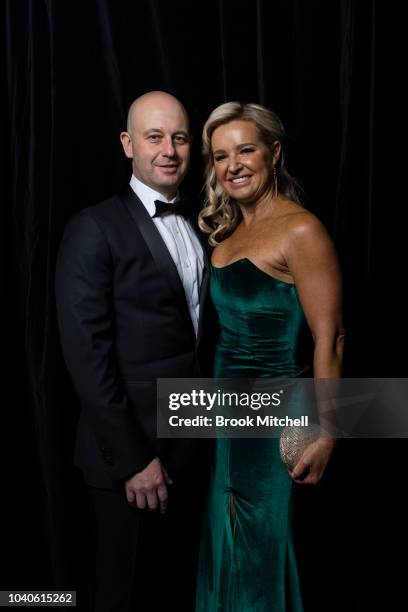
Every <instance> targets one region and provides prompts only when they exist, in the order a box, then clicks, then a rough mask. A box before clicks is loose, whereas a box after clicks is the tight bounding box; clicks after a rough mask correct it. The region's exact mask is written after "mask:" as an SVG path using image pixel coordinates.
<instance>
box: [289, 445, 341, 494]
mask: <svg viewBox="0 0 408 612" xmlns="http://www.w3.org/2000/svg"><path fill="white" fill-rule="evenodd" d="M335 446H336V439H335V438H328V437H323V438H318V440H316V441H315V442H312V443H311V444H309V446H307V448H306V449H305V450H304V452H303V454H302V456H301V458H300V459H299V461H298V462H297V464H296V465H295V467H294V468H293V470H292V471H291V472H290V471H289V474H290V476H291V478H293V480H294V481H295V482H297V483H299V484H317V483H318V482H320V480H321V479H322V477H323V474H324V472H325V469H326V466H327V464H328V463H329V460H330V457H331V455H332V453H333V450H334V447H335Z"/></svg>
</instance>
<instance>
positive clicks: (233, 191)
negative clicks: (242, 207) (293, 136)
mask: <svg viewBox="0 0 408 612" xmlns="http://www.w3.org/2000/svg"><path fill="white" fill-rule="evenodd" d="M278 146H279V145H278ZM211 149H212V155H213V162H214V169H215V174H216V176H217V180H218V183H219V184H220V185H221V187H222V188H223V190H224V191H225V192H226V193H227V194H228V195H229V196H230V197H231V198H233V199H234V200H236V201H237V202H240V203H241V202H242V203H243V204H245V203H251V202H256V201H257V200H259V199H260V198H262V197H263V196H264V195H265V194H266V193H267V192H268V190H271V189H273V179H272V156H271V152H270V150H269V148H268V147H267V146H266V145H265V144H264V143H263V142H262V141H261V139H260V136H259V134H258V130H257V128H256V126H255V124H254V123H252V121H238V120H237V121H231V122H230V123H226V124H224V125H220V126H219V127H218V128H216V129H215V130H214V132H213V134H212V138H211ZM276 150H277V149H275V153H276ZM279 150H280V146H279ZM278 153H279V152H278Z"/></svg>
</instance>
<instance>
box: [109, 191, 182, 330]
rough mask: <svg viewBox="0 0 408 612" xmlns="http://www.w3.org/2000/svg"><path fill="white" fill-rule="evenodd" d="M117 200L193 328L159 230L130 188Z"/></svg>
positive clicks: (176, 272) (174, 267)
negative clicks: (119, 201) (132, 221)
mask: <svg viewBox="0 0 408 612" xmlns="http://www.w3.org/2000/svg"><path fill="white" fill-rule="evenodd" d="M119 198H120V200H121V201H122V202H123V204H124V205H125V206H126V208H127V210H128V211H129V213H130V215H131V216H132V218H133V220H134V222H135V223H136V225H137V227H138V228H139V231H140V233H141V234H142V236H143V239H144V241H145V243H146V245H147V247H148V249H149V251H150V253H151V255H152V257H153V260H154V262H155V264H156V267H157V269H158V271H159V272H160V274H161V275H162V276H163V278H164V279H165V282H167V283H168V284H169V287H170V289H171V290H172V292H173V293H174V294H175V296H176V298H177V299H178V300H179V302H180V304H181V305H182V308H183V310H184V311H185V313H186V315H187V317H188V320H189V321H190V323H191V326H192V327H193V323H192V321H191V316H190V313H189V310H188V306H187V301H186V297H185V292H184V287H183V283H182V282H181V280H180V276H179V273H178V271H177V268H176V265H175V263H174V261H173V259H172V256H171V255H170V253H169V250H168V248H167V247H166V245H165V243H164V240H163V238H162V237H161V235H160V232H159V230H158V229H157V227H156V226H155V224H154V223H153V221H152V218H151V217H150V215H149V213H148V212H147V210H146V208H145V207H144V206H143V203H142V202H141V201H140V199H139V198H138V197H137V195H136V194H135V193H134V191H133V189H132V188H131V187H128V188H127V189H126V190H125V191H124V192H123V193H121V194H120V195H119Z"/></svg>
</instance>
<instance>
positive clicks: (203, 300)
mask: <svg viewBox="0 0 408 612" xmlns="http://www.w3.org/2000/svg"><path fill="white" fill-rule="evenodd" d="M194 229H195V231H196V234H197V236H198V239H199V241H200V243H201V246H202V249H203V254H204V269H203V278H202V281H201V286H200V310H199V313H200V314H199V318H198V331H197V345H198V343H199V342H200V340H201V336H202V332H203V324H204V318H205V309H206V304H207V302H208V300H207V295H208V285H209V281H210V256H209V253H210V247H209V245H208V241H207V236H204V234H203V233H202V232H201V231H200V228H199V227H197V226H196V225H194Z"/></svg>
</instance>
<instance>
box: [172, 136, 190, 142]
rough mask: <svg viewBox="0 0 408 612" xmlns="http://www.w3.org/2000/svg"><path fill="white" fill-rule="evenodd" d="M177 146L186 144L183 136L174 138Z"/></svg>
mask: <svg viewBox="0 0 408 612" xmlns="http://www.w3.org/2000/svg"><path fill="white" fill-rule="evenodd" d="M174 140H175V141H176V142H177V144H185V143H186V142H187V138H186V137H185V136H176V137H175V139H174Z"/></svg>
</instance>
